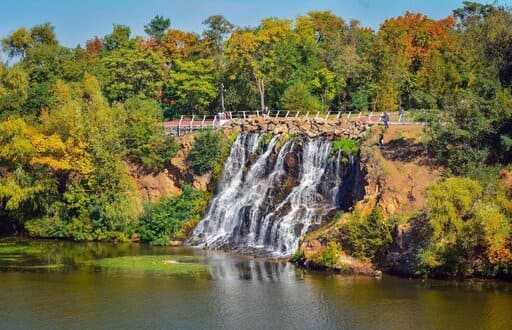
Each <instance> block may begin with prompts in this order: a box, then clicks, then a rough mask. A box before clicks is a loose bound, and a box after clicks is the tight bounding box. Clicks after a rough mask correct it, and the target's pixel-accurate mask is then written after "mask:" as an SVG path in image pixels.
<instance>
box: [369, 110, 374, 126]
mask: <svg viewBox="0 0 512 330" xmlns="http://www.w3.org/2000/svg"><path fill="white" fill-rule="evenodd" d="M372 115H373V111H371V112H370V114H369V115H368V122H369V123H370V122H371V121H372Z"/></svg>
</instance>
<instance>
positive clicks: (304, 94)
mask: <svg viewBox="0 0 512 330" xmlns="http://www.w3.org/2000/svg"><path fill="white" fill-rule="evenodd" d="M281 104H282V107H283V109H285V110H289V111H300V112H302V113H306V112H315V111H322V110H324V109H325V107H323V106H322V104H321V102H320V100H319V99H318V98H316V97H314V96H313V95H311V93H310V91H309V90H308V87H307V86H306V84H304V83H301V82H300V83H296V84H294V85H291V86H290V87H288V88H287V89H286V91H285V92H284V94H283V98H282V100H281Z"/></svg>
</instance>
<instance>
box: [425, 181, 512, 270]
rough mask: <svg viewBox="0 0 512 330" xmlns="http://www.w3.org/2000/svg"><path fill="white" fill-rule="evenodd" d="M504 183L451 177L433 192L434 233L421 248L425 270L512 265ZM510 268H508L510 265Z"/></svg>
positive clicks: (430, 221) (431, 217)
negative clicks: (490, 186) (488, 186)
mask: <svg viewBox="0 0 512 330" xmlns="http://www.w3.org/2000/svg"><path fill="white" fill-rule="evenodd" d="M503 193H504V191H503V189H502V188H500V186H499V185H497V186H495V189H494V191H493V192H492V193H491V192H489V191H487V192H486V191H484V189H483V188H482V186H481V184H480V183H479V182H478V181H475V180H472V179H468V178H456V177H453V178H448V179H446V180H444V181H442V182H439V183H437V184H436V185H434V186H432V187H431V188H430V189H429V191H428V193H427V205H428V208H429V213H428V225H429V226H430V230H431V237H430V239H429V241H428V244H427V245H426V247H425V248H424V249H423V250H422V251H421V252H420V253H419V261H420V266H421V267H422V268H423V271H424V273H426V274H433V275H451V276H469V275H475V274H478V275H486V276H496V274H498V273H500V272H504V271H507V269H512V267H511V266H512V265H511V264H512V253H511V249H510V237H511V233H512V231H511V219H510V217H509V216H508V215H507V211H506V209H504V208H503V205H502V204H500V200H502V199H501V196H503ZM507 272H508V271H507Z"/></svg>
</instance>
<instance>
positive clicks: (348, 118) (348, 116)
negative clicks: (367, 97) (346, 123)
mask: <svg viewBox="0 0 512 330" xmlns="http://www.w3.org/2000/svg"><path fill="white" fill-rule="evenodd" d="M351 114H352V111H350V112H349V113H348V115H347V120H350V115H351Z"/></svg>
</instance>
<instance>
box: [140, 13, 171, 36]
mask: <svg viewBox="0 0 512 330" xmlns="http://www.w3.org/2000/svg"><path fill="white" fill-rule="evenodd" d="M170 26H171V20H170V19H168V18H164V17H163V16H158V15H156V16H155V17H153V18H152V19H151V21H150V22H149V23H148V24H146V25H144V32H146V33H147V34H148V35H149V36H150V37H152V38H154V39H156V40H158V41H160V40H161V39H162V37H163V36H164V34H165V31H167V29H169V27H170Z"/></svg>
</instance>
